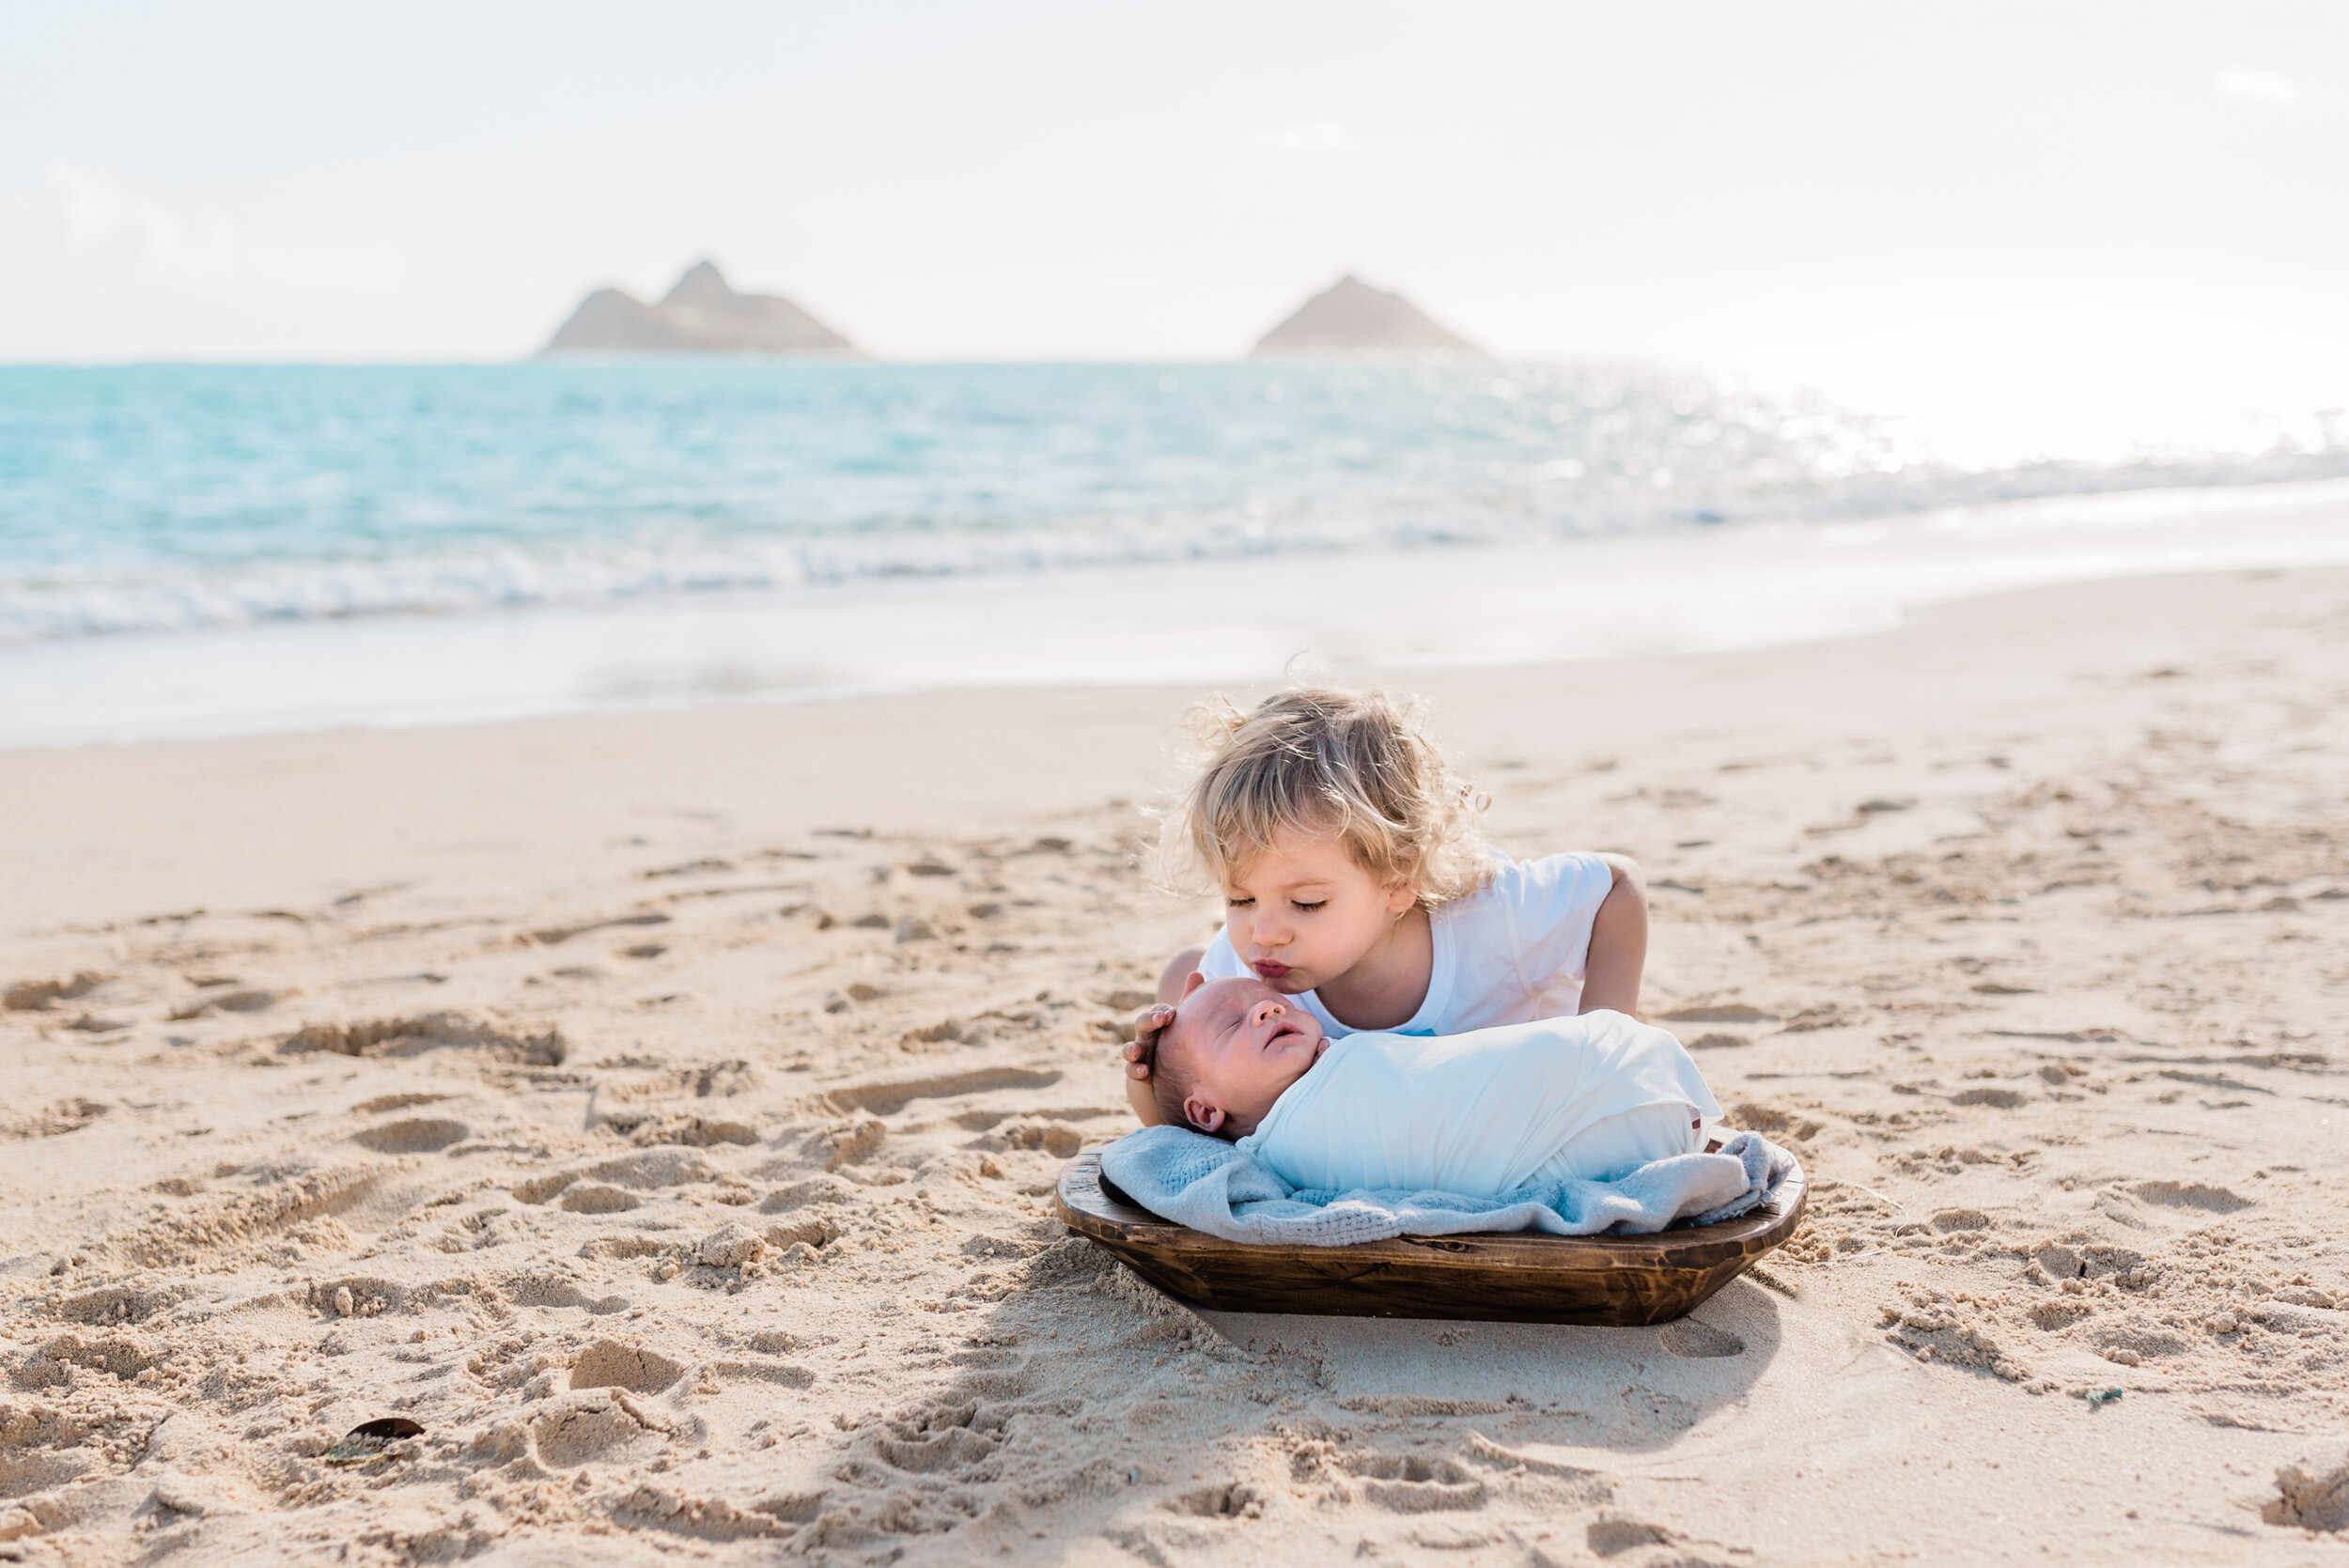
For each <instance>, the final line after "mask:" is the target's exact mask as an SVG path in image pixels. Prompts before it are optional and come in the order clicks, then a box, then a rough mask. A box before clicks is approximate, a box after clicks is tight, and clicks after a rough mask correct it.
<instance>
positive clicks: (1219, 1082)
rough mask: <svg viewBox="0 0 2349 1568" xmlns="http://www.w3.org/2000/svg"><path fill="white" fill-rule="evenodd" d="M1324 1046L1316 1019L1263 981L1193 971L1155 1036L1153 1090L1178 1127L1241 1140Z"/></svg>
mask: <svg viewBox="0 0 2349 1568" xmlns="http://www.w3.org/2000/svg"><path fill="white" fill-rule="evenodd" d="M1329 1044H1330V1041H1329V1038H1328V1036H1326V1035H1324V1034H1323V1033H1322V1032H1321V1021H1320V1020H1319V1019H1318V1018H1315V1017H1314V1016H1313V1015H1312V1014H1311V1013H1308V1012H1306V1011H1305V1010H1304V1009H1303V1008H1302V1007H1299V1006H1298V1005H1297V1003H1296V1002H1295V1001H1291V1000H1290V999H1288V998H1287V997H1284V996H1283V995H1282V994H1281V993H1280V992H1278V991H1276V990H1274V989H1273V988H1272V987H1271V986H1268V985H1266V984H1265V983H1264V982H1263V981H1261V980H1253V979H1232V980H1203V979H1202V978H1201V977H1200V976H1198V975H1196V974H1194V975H1192V976H1191V977H1190V990H1188V991H1187V992H1185V993H1184V996H1183V1001H1182V1005H1181V1006H1179V1007H1177V1008H1175V1021H1174V1022H1172V1023H1170V1024H1168V1025H1167V1026H1166V1027H1165V1028H1164V1029H1163V1030H1161V1031H1160V1032H1159V1043H1158V1048H1157V1050H1156V1052H1155V1053H1154V1054H1153V1058H1152V1062H1151V1066H1150V1092H1151V1094H1153V1095H1154V1096H1155V1097H1156V1098H1157V1100H1158V1104H1159V1115H1160V1116H1162V1117H1164V1118H1165V1119H1166V1120H1167V1121H1168V1122H1170V1123H1172V1124H1173V1125H1175V1126H1186V1125H1188V1126H1193V1127H1196V1128H1198V1129H1199V1130H1200V1131H1201V1132H1211V1133H1213V1134H1215V1135H1216V1136H1217V1137H1218V1138H1229V1139H1240V1138H1245V1137H1247V1136H1248V1135H1249V1134H1250V1133H1252V1132H1253V1131H1255V1130H1256V1124H1257V1123H1259V1122H1261V1121H1263V1120H1264V1118H1265V1113H1266V1112H1267V1111H1268V1110H1271V1109H1272V1102H1273V1101H1275V1100H1277V1099H1279V1098H1280V1097H1281V1094H1282V1091H1283V1090H1285V1089H1286V1088H1288V1086H1289V1085H1290V1084H1292V1083H1295V1082H1296V1081H1297V1080H1298V1079H1300V1078H1303V1077H1304V1076H1305V1073H1306V1070H1307V1069H1308V1068H1310V1067H1311V1066H1312V1065H1313V1064H1314V1063H1315V1062H1317V1061H1319V1060H1320V1059H1321V1053H1322V1052H1323V1051H1324V1050H1326V1049H1327V1048H1329Z"/></svg>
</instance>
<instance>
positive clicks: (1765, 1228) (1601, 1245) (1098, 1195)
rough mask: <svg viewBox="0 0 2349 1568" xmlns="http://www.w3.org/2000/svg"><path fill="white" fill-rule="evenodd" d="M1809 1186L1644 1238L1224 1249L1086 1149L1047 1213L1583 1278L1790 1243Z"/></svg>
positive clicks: (1173, 1240) (1082, 1225) (1194, 1246)
mask: <svg viewBox="0 0 2349 1568" xmlns="http://www.w3.org/2000/svg"><path fill="white" fill-rule="evenodd" d="M1808 1198H1809V1188H1808V1183H1807V1182H1806V1180H1805V1178H1804V1174H1803V1170H1802V1167H1801V1165H1800V1164H1797V1165H1796V1167H1795V1170H1794V1173H1793V1174H1792V1175H1790V1176H1788V1177H1787V1178H1786V1180H1785V1181H1784V1182H1783V1183H1782V1184H1781V1186H1780V1188H1779V1190H1778V1192H1777V1194H1776V1195H1775V1196H1774V1197H1772V1198H1771V1199H1770V1201H1769V1202H1767V1203H1764V1204H1763V1205H1762V1206H1761V1207H1759V1208H1757V1209H1754V1210H1752V1211H1751V1212H1750V1213H1747V1214H1741V1215H1739V1216H1737V1217H1736V1218H1735V1219H1723V1220H1720V1221H1719V1222H1718V1223H1716V1224H1711V1225H1695V1226H1689V1227H1686V1228H1684V1229H1679V1230H1670V1231H1660V1232H1657V1233H1655V1234H1648V1235H1586V1236H1562V1235H1550V1234H1546V1233H1544V1232H1540V1231H1475V1232H1470V1233H1466V1234H1456V1235H1438V1236H1397V1237H1395V1238H1394V1239H1392V1240H1391V1241H1358V1242H1354V1243H1352V1244H1350V1245H1348V1246H1345V1247H1306V1246H1301V1245H1297V1244H1294V1243H1285V1244H1283V1243H1264V1242H1241V1241H1226V1240H1224V1239H1223V1238H1222V1237H1221V1236H1212V1235H1209V1234H1206V1232H1205V1231H1194V1230H1192V1229H1191V1228H1190V1226H1188V1225H1177V1224H1175V1223H1174V1222H1173V1221H1171V1220H1167V1219H1159V1217H1158V1216H1157V1215H1155V1214H1152V1213H1151V1212H1150V1211H1149V1210H1147V1209H1145V1208H1143V1207H1141V1206H1140V1205H1139V1204H1136V1203H1132V1202H1130V1201H1129V1200H1128V1199H1127V1197H1126V1196H1125V1194H1124V1193H1122V1192H1119V1191H1118V1190H1117V1188H1115V1187H1114V1186H1113V1185H1112V1183H1111V1182H1110V1181H1109V1179H1108V1178H1107V1177H1105V1176H1103V1175H1102V1174H1101V1152H1100V1150H1098V1149H1088V1150H1086V1151H1085V1152H1084V1153H1082V1154H1080V1155H1078V1156H1077V1157H1075V1158H1074V1159H1071V1160H1070V1161H1068V1163H1067V1164H1066V1165H1064V1166H1062V1167H1061V1172H1060V1179H1059V1181H1058V1183H1057V1184H1056V1185H1055V1188H1054V1191H1053V1203H1052V1208H1053V1211H1054V1212H1055V1213H1056V1214H1057V1215H1058V1216H1059V1217H1060V1219H1061V1222H1062V1223H1064V1224H1066V1226H1067V1227H1068V1228H1069V1229H1070V1230H1073V1231H1075V1232H1076V1233H1077V1234H1080V1235H1082V1236H1087V1237H1090V1238H1091V1239H1093V1240H1096V1241H1101V1242H1107V1243H1110V1244H1112V1246H1113V1247H1120V1248H1133V1249H1137V1250H1143V1251H1147V1252H1154V1253H1164V1254H1172V1255H1175V1256H1182V1257H1188V1258H1191V1259H1199V1260H1204V1259H1206V1258H1210V1257H1217V1256H1221V1257H1226V1258H1232V1259H1235V1260H1237V1259H1246V1258H1250V1257H1255V1258H1262V1257H1264V1256H1265V1255H1266V1254H1267V1253H1278V1252H1286V1253H1293V1254H1294V1253H1301V1254H1309V1255H1313V1256H1316V1257H1322V1258H1329V1257H1332V1256H1345V1257H1346V1258H1349V1259H1360V1260H1362V1261H1365V1262H1377V1261H1392V1262H1396V1263H1408V1264H1410V1265H1413V1266H1414V1267H1417V1268H1426V1267H1430V1266H1434V1267H1445V1266H1453V1267H1457V1268H1460V1269H1463V1270H1467V1271H1483V1270H1486V1269H1506V1270H1511V1271H1526V1272H1535V1273H1586V1272H1595V1271H1609V1270H1614V1269H1658V1268H1664V1269H1691V1268H1693V1269H1703V1268H1710V1267H1713V1266H1715V1265H1719V1264H1720V1263H1723V1262H1726V1261H1728V1260H1729V1259H1732V1258H1738V1257H1746V1258H1750V1257H1756V1256H1759V1255H1760V1254H1761V1253H1764V1252H1766V1251H1768V1250H1770V1249H1772V1248H1774V1247H1776V1246H1777V1245H1778V1244H1779V1243H1780V1242H1782V1241H1784V1240H1785V1239H1786V1238H1787V1237H1788V1236H1790V1235H1792V1234H1794V1231H1795V1227H1796V1226H1797V1224H1799V1223H1800V1222H1801V1220H1802V1212H1803V1208H1804V1206H1805V1204H1806V1203H1807V1202H1808Z"/></svg>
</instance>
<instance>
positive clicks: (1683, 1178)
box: [1101, 1127, 1797, 1247]
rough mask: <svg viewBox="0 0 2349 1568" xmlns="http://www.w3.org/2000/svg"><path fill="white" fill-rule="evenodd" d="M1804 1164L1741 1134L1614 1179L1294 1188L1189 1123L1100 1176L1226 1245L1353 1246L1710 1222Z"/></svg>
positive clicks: (1135, 1145)
mask: <svg viewBox="0 0 2349 1568" xmlns="http://www.w3.org/2000/svg"><path fill="white" fill-rule="evenodd" d="M1796 1171H1797V1165H1796V1163H1795V1157H1794V1156H1792V1155H1790V1154H1788V1153H1787V1152H1786V1151H1785V1150H1783V1149H1781V1148H1780V1147H1778V1146H1777V1145H1776V1144H1774V1143H1772V1142H1770V1141H1767V1140H1766V1139H1765V1138H1763V1137H1762V1135H1761V1134H1760V1133H1753V1132H1741V1133H1738V1134H1737V1135H1736V1136H1735V1137H1734V1138H1732V1139H1731V1140H1730V1141H1728V1142H1727V1143H1726V1144H1725V1145H1723V1146H1722V1148H1721V1149H1720V1150H1719V1152H1718V1153H1716V1154H1709V1155H1677V1156H1674V1157H1672V1158H1671V1159H1659V1160H1657V1161H1655V1162H1653V1163H1651V1164H1647V1165H1642V1166H1641V1167H1640V1168H1639V1169H1638V1170H1636V1171H1632V1172H1627V1173H1626V1174H1624V1175H1622V1176H1619V1177H1617V1178H1616V1179H1615V1180H1613V1181H1606V1182H1587V1181H1571V1180H1570V1181H1563V1182H1536V1183H1533V1184H1531V1185H1529V1186H1526V1187H1521V1188H1517V1190H1516V1191H1514V1192H1504V1193H1502V1194H1501V1195H1500V1196H1499V1197H1492V1198H1484V1197H1471V1196H1468V1195H1465V1194H1462V1193H1457V1192H1398V1191H1373V1190H1369V1189H1358V1190H1355V1191H1351V1192H1331V1191H1318V1190H1315V1189H1313V1188H1293V1187H1291V1186H1289V1185H1288V1184H1287V1183H1286V1182H1284V1181H1283V1180H1282V1179H1281V1178H1280V1177H1279V1176H1277V1175H1275V1174H1274V1173H1273V1172H1272V1171H1271V1170H1270V1169H1269V1168H1268V1166H1266V1164H1265V1163H1264V1162H1263V1161H1262V1160H1260V1159H1257V1158H1256V1157H1254V1156H1252V1155H1251V1154H1249V1153H1247V1152H1246V1151H1244V1150H1242V1149H1239V1148H1237V1147H1236V1146H1235V1145H1233V1144H1230V1143H1226V1142H1224V1141H1222V1140H1221V1139H1220V1138H1209V1137H1208V1136H1207V1135H1206V1134H1205V1133H1202V1132H1193V1131H1192V1130H1191V1129H1190V1128H1189V1127H1144V1128H1143V1129H1142V1130H1141V1131H1139V1132H1129V1133H1128V1134H1127V1135H1126V1136H1125V1137H1123V1138H1121V1139H1119V1140H1118V1141H1116V1142H1114V1143H1112V1144H1111V1145H1110V1146H1109V1147H1108V1148H1106V1149H1103V1150H1102V1151H1101V1173H1102V1174H1103V1175H1105V1176H1107V1177H1108V1178H1109V1179H1110V1181H1111V1183H1112V1184H1113V1185H1114V1186H1115V1187H1116V1188H1118V1189H1119V1190H1120V1191H1122V1192H1124V1193H1125V1194H1126V1195H1127V1196H1128V1197H1129V1198H1131V1199H1132V1200H1133V1201H1134V1202H1135V1203H1140V1204H1141V1205H1142V1206H1143V1208H1146V1209H1148V1210H1149V1211H1150V1212H1151V1213H1152V1214H1155V1215H1157V1216H1159V1218H1160V1219H1171V1220H1173V1221H1175V1223H1176V1224H1178V1225H1188V1226H1190V1228H1191V1229H1192V1230H1195V1231H1205V1232H1206V1233H1207V1234H1209V1235H1214V1236H1221V1237H1222V1238H1223V1239H1224V1240H1226V1241H1253V1242H1267V1243H1275V1244H1280V1245H1284V1246H1292V1247H1294V1246H1305V1247H1346V1246H1350V1245H1352V1244H1353V1243H1355V1242H1358V1241H1385V1240H1388V1239H1390V1238H1392V1237H1394V1236H1399V1235H1456V1234H1460V1233H1462V1232H1468V1231H1546V1232H1548V1234H1551V1235H1596V1234H1599V1233H1600V1232H1602V1231H1620V1232H1623V1233H1626V1234H1645V1233H1649V1232H1655V1231H1660V1230H1664V1229H1665V1228H1667V1227H1669V1226H1672V1225H1675V1224H1683V1223H1685V1224H1690V1225H1709V1224H1711V1223H1713V1222H1714V1221H1716V1220H1719V1219H1735V1217H1736V1216H1738V1215H1741V1214H1744V1213H1746V1212H1748V1211H1749V1210H1750V1209H1753V1208H1755V1207H1756V1206H1758V1205H1759V1204H1761V1203H1763V1202H1765V1201H1766V1200H1767V1199H1768V1198H1769V1197H1770V1196H1771V1195H1772V1194H1773V1193H1775V1192H1776V1191H1777V1190H1778V1188H1779V1187H1780V1186H1781V1184H1782V1183H1783V1182H1784V1181H1785V1180H1786V1179H1787V1178H1788V1177H1789V1176H1791V1175H1793V1174H1794V1173H1795V1172H1796Z"/></svg>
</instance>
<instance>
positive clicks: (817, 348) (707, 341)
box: [542, 261, 1487, 359]
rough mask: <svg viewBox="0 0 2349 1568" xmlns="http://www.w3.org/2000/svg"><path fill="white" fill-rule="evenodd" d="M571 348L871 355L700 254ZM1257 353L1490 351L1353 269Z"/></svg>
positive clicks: (600, 296) (588, 321) (593, 298)
mask: <svg viewBox="0 0 2349 1568" xmlns="http://www.w3.org/2000/svg"><path fill="white" fill-rule="evenodd" d="M542 351H543V352H545V353H550V354H571V353H603V354H611V353H622V354H628V353H637V354H641V353H667V354H676V353H714V354H811V355H822V356H827V357H830V358H834V359H863V358H864V357H865V356H864V354H863V351H862V350H861V349H858V348H857V346H856V345H855V344H853V343H851V342H849V341H848V338H846V337H845V336H843V335H841V334H839V333H837V332H835V331H833V330H832V328H830V327H828V326H826V325H825V324H824V323H823V322H821V321H819V320H817V318H815V317H813V316H810V315H809V314H808V313H807V312H806V311H804V310H802V309H801V308H800V307H799V306H798V305H796V304H794V303H792V302H790V301H789V300H786V299H784V298H782V297H781V296H780V295H775V294H738V293H736V292H735V291H734V287H733V286H732V285H731V284H729V283H727V282H726V280H725V278H724V276H723V274H721V273H720V272H719V271H718V269H717V268H716V267H715V266H713V265H712V264H710V263H709V262H708V261H697V262H695V263H693V265H692V266H691V267H689V268H687V269H686V271H685V275H684V276H683V277H681V278H679V279H677V287H674V288H672V289H670V290H669V292H668V293H667V294H666V295H664V296H662V297H661V301H660V303H657V304H646V303H645V302H644V301H642V300H639V299H638V298H636V296H634V295H633V294H630V293H629V292H627V291H626V290H625V289H619V288H599V289H597V290H596V291H595V292H594V293H592V294H590V295H588V296H587V297H586V298H585V299H584V300H582V301H581V302H580V303H579V308H578V309H577V310H575V311H573V312H571V318H570V319H569V320H568V321H566V322H564V323H563V325H562V326H561V327H560V328H559V329H557V331H556V332H555V334H554V336H553V337H552V339H550V340H549V342H548V343H547V346H546V348H545V349H544V350H542ZM1250 357H1251V358H1254V359H1346V358H1362V357H1368V358H1413V359H1417V358H1442V359H1484V358H1486V357H1487V356H1486V352H1485V350H1484V349H1480V348H1478V347H1477V346H1476V345H1475V344H1473V343H1470V341H1469V340H1468V339H1466V338H1464V337H1462V336H1460V335H1459V334H1457V333H1455V332H1453V331H1452V330H1451V329H1449V328H1447V327H1444V326H1442V325H1440V324H1439V323H1438V322H1437V321H1435V320H1434V319H1433V318H1430V317H1429V316H1428V315H1427V314H1426V313H1425V312H1424V311H1423V310H1421V309H1420V308H1419V307H1418V306H1417V305H1415V304H1413V303H1411V302H1410V301H1408V300H1407V299H1405V298H1404V297H1403V296H1402V295H1400V294H1392V293H1389V292H1387V291H1386V290H1385V289H1382V288H1373V287H1371V286H1370V285H1368V284H1366V283H1364V282H1362V281H1361V279H1360V278H1357V277H1355V276H1353V275H1352V274H1351V273H1348V274H1347V275H1346V276H1345V277H1342V278H1340V279H1338V281H1337V282H1335V283H1333V284H1331V285H1330V287H1327V288H1325V289H1323V290H1322V291H1321V292H1320V293H1318V294H1315V296H1314V297H1313V298H1312V299H1310V300H1307V301H1306V302H1305V303H1303V304H1301V305H1299V306H1298V307H1297V310H1296V313H1295V314H1293V315H1292V316H1290V317H1289V318H1288V319H1287V320H1285V321H1283V322H1282V323H1281V324H1280V325H1279V326H1277V327H1275V328H1273V329H1272V330H1271V331H1270V332H1268V333H1267V334H1264V336H1262V337H1260V338H1258V339H1257V340H1256V346H1255V348H1254V349H1252V350H1251V351H1250Z"/></svg>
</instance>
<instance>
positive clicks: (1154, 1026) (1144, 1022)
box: [1126, 1002, 1175, 1079]
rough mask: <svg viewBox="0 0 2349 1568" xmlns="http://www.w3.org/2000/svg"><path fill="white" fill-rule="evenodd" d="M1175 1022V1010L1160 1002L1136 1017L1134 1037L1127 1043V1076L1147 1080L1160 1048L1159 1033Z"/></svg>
mask: <svg viewBox="0 0 2349 1568" xmlns="http://www.w3.org/2000/svg"><path fill="white" fill-rule="evenodd" d="M1174 1021H1175V1009H1173V1008H1172V1007H1169V1006H1167V1005H1166V1004H1165V1003H1164V1002H1159V1004H1158V1005H1156V1006H1154V1007H1145V1008H1143V1010H1142V1011H1141V1012H1139V1013H1136V1014H1135V1015H1134V1037H1133V1038H1132V1039H1130V1040H1128V1041H1127V1042H1126V1076H1127V1077H1128V1078H1138V1079H1146V1078H1148V1077H1149V1076H1150V1059H1151V1057H1152V1056H1154V1055H1155V1054H1156V1053H1157V1051H1158V1048H1159V1031H1161V1030H1163V1029H1165V1028H1166V1026H1167V1025H1168V1024H1171V1023H1173V1022H1174Z"/></svg>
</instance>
